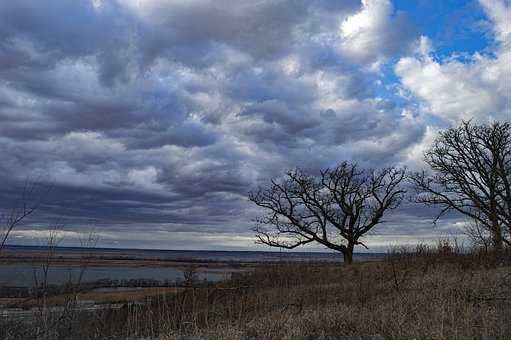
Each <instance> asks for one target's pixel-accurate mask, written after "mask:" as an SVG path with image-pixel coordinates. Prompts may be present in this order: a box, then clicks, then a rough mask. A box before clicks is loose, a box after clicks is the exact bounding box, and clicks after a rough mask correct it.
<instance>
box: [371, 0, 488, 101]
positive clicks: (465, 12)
mask: <svg viewBox="0 0 511 340" xmlns="http://www.w3.org/2000/svg"><path fill="white" fill-rule="evenodd" d="M393 4H394V9H395V11H396V13H398V12H400V11H402V12H406V13H407V15H408V16H409V18H410V20H411V21H412V23H413V24H414V25H415V27H416V29H417V32H418V34H419V35H423V36H426V37H428V38H429V39H430V40H431V42H432V47H433V57H434V58H435V59H437V60H439V61H440V62H441V61H444V60H448V59H453V58H455V59H457V60H460V61H462V62H470V60H471V58H472V56H473V54H474V53H476V52H477V53H481V54H492V47H493V39H492V36H491V25H490V24H489V22H488V18H487V17H486V15H485V12H484V10H483V8H482V7H481V5H480V4H479V2H478V1H477V0H415V1H411V0H393ZM399 58H400V56H398V57H396V58H393V59H392V60H390V61H389V62H388V63H387V64H386V65H384V66H383V67H382V69H381V70H380V71H381V77H379V79H378V82H377V83H375V86H374V87H373V91H374V95H376V96H378V97H381V98H384V99H386V100H389V101H392V102H393V103H394V104H395V105H396V106H398V107H402V108H405V107H406V108H409V107H410V105H411V104H413V103H414V100H413V99H411V100H410V98H407V97H403V96H402V95H401V94H400V91H399V85H400V81H399V78H398V77H397V76H396V74H395V73H394V66H395V63H396V62H397V61H398V60H399Z"/></svg>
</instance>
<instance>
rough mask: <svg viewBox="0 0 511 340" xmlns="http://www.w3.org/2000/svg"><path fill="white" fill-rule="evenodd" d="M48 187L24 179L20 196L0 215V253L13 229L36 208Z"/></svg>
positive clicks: (41, 183) (38, 182)
mask: <svg viewBox="0 0 511 340" xmlns="http://www.w3.org/2000/svg"><path fill="white" fill-rule="evenodd" d="M50 189H51V187H50V185H48V184H45V183H43V182H40V181H31V180H26V181H25V183H24V185H23V188H22V189H21V194H20V197H19V198H18V199H17V200H15V201H13V202H12V207H11V208H10V209H9V211H8V212H6V213H4V214H3V215H1V216H0V254H1V253H2V250H3V248H4V247H5V245H6V243H7V241H8V239H9V236H10V235H11V233H12V232H13V230H14V229H15V228H16V227H17V226H19V225H20V224H21V223H22V222H23V221H24V220H25V219H26V218H28V217H29V216H30V215H32V214H33V213H34V212H35V211H36V210H37V208H38V207H39V206H40V205H41V202H42V199H43V197H44V196H45V195H46V194H47V193H48V191H49V190H50Z"/></svg>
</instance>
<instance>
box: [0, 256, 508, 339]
mask: <svg viewBox="0 0 511 340" xmlns="http://www.w3.org/2000/svg"><path fill="white" fill-rule="evenodd" d="M510 280H511V261H510V259H509V256H508V255H501V256H498V257H497V256H494V255H489V254H479V253H477V254H476V253H473V254H461V253H457V252H455V251H452V249H450V248H445V247H444V248H438V249H435V250H433V249H430V248H427V247H419V248H418V251H414V252H409V251H406V252H405V251H397V252H395V253H394V254H393V255H392V256H389V257H388V258H387V259H385V260H383V261H378V262H366V263H355V264H353V265H351V266H342V265H296V264H295V265H272V266H266V267H262V268H259V269H256V270H254V271H253V272H251V273H246V274H243V275H239V276H238V277H236V278H234V279H233V280H231V281H228V282H224V283H221V284H217V285H215V286H210V287H201V288H193V287H190V288H186V289H184V290H183V291H182V292H178V293H175V292H172V293H171V294H163V295H157V296H154V297H153V299H152V301H151V302H150V303H148V304H146V305H140V304H136V305H135V304H126V305H125V307H123V308H121V309H118V310H108V309H104V310H100V311H94V312H93V313H92V314H90V313H89V314H87V313H85V312H80V311H73V312H72V313H68V315H67V316H66V317H62V316H56V315H55V316H51V315H49V316H46V318H45V319H44V320H40V319H38V318H34V320H33V322H32V323H31V325H30V326H31V327H29V328H27V327H26V326H25V327H21V324H16V323H6V322H4V325H1V326H2V327H0V329H1V331H0V332H1V336H2V338H3V339H159V340H170V339H510V338H511V324H510V323H509V319H510V317H511V285H510ZM42 321H44V323H43V324H41V325H38V327H36V325H37V322H42ZM43 325H46V326H47V329H44V327H43ZM41 330H43V331H41Z"/></svg>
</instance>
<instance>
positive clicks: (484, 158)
mask: <svg viewBox="0 0 511 340" xmlns="http://www.w3.org/2000/svg"><path fill="white" fill-rule="evenodd" d="M510 133H511V125H510V124H509V123H502V122H493V123H491V124H481V125H477V124H474V123H472V122H470V121H468V122H463V123H462V124H461V125H460V126H458V127H455V128H451V129H448V130H446V131H443V132H441V133H440V135H439V136H438V137H437V139H436V140H435V141H434V143H433V144H432V146H431V147H430V148H429V149H428V150H427V151H426V152H425V155H424V160H425V162H426V163H427V164H428V165H429V166H430V167H431V170H432V172H431V173H428V172H425V171H422V172H416V173H414V174H412V175H411V180H412V182H413V184H414V185H415V188H416V190H417V194H418V195H417V201H418V202H422V203H425V204H427V205H433V206H438V207H440V211H439V214H438V216H437V218H436V219H435V222H436V220H438V218H439V217H440V216H442V215H443V214H444V213H446V212H448V211H456V212H458V213H461V214H463V215H465V216H468V217H469V218H471V219H473V220H474V221H475V223H477V224H478V226H481V227H482V228H484V229H486V230H487V231H489V233H490V234H491V239H492V245H493V247H494V248H495V249H496V250H499V249H501V248H502V246H503V243H507V244H510V241H509V239H507V238H506V234H509V231H510V227H511V187H510V182H511V171H510V170H511V134H510Z"/></svg>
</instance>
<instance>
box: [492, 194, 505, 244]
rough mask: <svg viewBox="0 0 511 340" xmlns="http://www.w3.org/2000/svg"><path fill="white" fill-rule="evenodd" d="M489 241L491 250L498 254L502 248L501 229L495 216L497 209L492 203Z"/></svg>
mask: <svg viewBox="0 0 511 340" xmlns="http://www.w3.org/2000/svg"><path fill="white" fill-rule="evenodd" d="M490 218H491V230H490V232H491V240H492V246H493V250H494V251H495V252H497V253H498V252H500V251H501V250H502V247H503V240H502V228H501V227H500V224H499V219H498V216H497V208H496V204H495V203H494V202H493V201H492V203H491V215H490Z"/></svg>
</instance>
